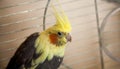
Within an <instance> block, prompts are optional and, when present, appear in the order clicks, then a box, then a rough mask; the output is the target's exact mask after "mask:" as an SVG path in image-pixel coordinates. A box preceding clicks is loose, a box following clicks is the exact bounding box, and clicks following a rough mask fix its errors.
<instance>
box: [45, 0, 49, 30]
mask: <svg viewBox="0 0 120 69" xmlns="http://www.w3.org/2000/svg"><path fill="white" fill-rule="evenodd" d="M49 3H50V0H48V1H47V4H46V7H45V11H44V17H43V30H45V20H46V14H47V9H48V5H49Z"/></svg>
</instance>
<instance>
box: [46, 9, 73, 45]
mask: <svg viewBox="0 0 120 69" xmlns="http://www.w3.org/2000/svg"><path fill="white" fill-rule="evenodd" d="M53 9H54V15H55V18H56V24H55V25H53V26H52V27H50V28H48V29H47V30H46V31H47V32H49V39H50V42H51V43H52V44H55V45H56V46H61V45H65V44H66V43H67V42H68V41H70V42H71V40H72V39H71V35H70V32H71V25H70V22H69V20H68V17H67V16H66V15H65V13H64V12H63V11H62V12H61V13H59V12H58V11H57V10H56V9H55V8H53Z"/></svg>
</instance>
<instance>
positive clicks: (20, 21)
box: [0, 0, 120, 69]
mask: <svg viewBox="0 0 120 69" xmlns="http://www.w3.org/2000/svg"><path fill="white" fill-rule="evenodd" d="M52 1H53V3H54V4H55V5H56V6H57V3H56V2H55V0H52ZM46 2H47V0H29V1H28V0H12V1H11V0H1V1H0V69H5V67H6V65H7V63H8V61H9V59H10V58H11V56H12V55H13V54H14V52H15V51H16V49H17V48H18V47H19V45H20V44H21V43H22V42H23V41H24V40H25V38H26V37H27V36H29V35H30V34H31V33H33V32H39V31H42V29H43V27H42V26H43V25H42V19H43V12H44V8H45V5H46ZM60 3H61V4H62V7H63V9H64V10H65V12H66V14H67V15H68V17H69V20H70V22H71V24H72V32H71V34H72V42H71V43H68V46H67V48H66V52H65V58H64V64H66V65H67V66H69V67H70V68H72V69H101V62H100V53H99V39H98V38H99V37H98V31H97V19H96V10H95V3H94V0H61V1H60ZM117 6H118V5H115V4H113V3H108V2H105V1H103V0H97V8H98V12H97V13H98V16H99V23H100V24H101V22H102V20H103V19H104V17H105V16H106V15H107V14H108V13H109V12H110V11H111V10H112V9H114V8H116V7H117ZM119 18H120V15H119V14H117V15H116V16H114V17H112V18H111V21H112V22H111V23H109V24H108V25H107V27H106V28H105V29H106V30H105V33H104V35H105V36H107V37H106V38H105V39H106V42H107V43H108V44H110V45H114V44H115V43H118V44H117V45H116V46H115V48H114V46H111V47H108V48H109V49H110V50H111V51H112V52H113V53H115V54H116V56H117V57H119V55H120V54H119V52H120V50H119V48H120V46H119V45H120V44H119V43H120V39H119V38H120V36H119V35H120V32H116V33H114V35H113V34H110V32H109V31H110V30H111V29H112V30H113V31H115V30H119V29H120V27H119V26H120V24H119V22H120V20H119ZM112 19H114V20H112ZM115 21H117V22H118V23H114V22H115ZM54 23H55V18H54V16H53V15H52V13H51V7H49V9H48V13H47V18H46V28H48V27H50V26H51V25H53V24H54ZM115 50H117V52H116V51H115ZM104 64H105V69H120V63H118V62H115V61H113V60H111V59H110V58H109V57H108V56H107V55H106V54H105V53H104ZM60 69H67V68H65V66H61V67H60Z"/></svg>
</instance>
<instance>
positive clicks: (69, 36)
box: [66, 33, 72, 42]
mask: <svg viewBox="0 0 120 69" xmlns="http://www.w3.org/2000/svg"><path fill="white" fill-rule="evenodd" d="M66 39H67V42H69V41H70V42H71V41H72V37H71V35H70V34H69V33H68V34H67V36H66Z"/></svg>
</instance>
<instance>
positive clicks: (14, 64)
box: [6, 7, 71, 69]
mask: <svg viewBox="0 0 120 69" xmlns="http://www.w3.org/2000/svg"><path fill="white" fill-rule="evenodd" d="M53 10H54V15H55V18H56V23H55V24H54V25H53V26H51V27H49V28H48V29H46V30H45V31H43V32H41V33H33V34H32V35H30V36H29V37H28V38H27V39H26V40H25V41H24V42H23V43H22V44H21V45H20V47H19V48H18V49H17V51H16V52H15V54H14V56H13V57H12V58H11V60H10V61H9V63H8V66H7V68H6V69H58V67H59V66H60V64H61V63H62V61H63V57H64V52H65V47H66V43H67V42H68V41H71V35H70V34H69V33H70V32H71V25H70V22H69V20H68V18H67V16H66V15H65V13H64V12H63V11H62V13H60V12H58V11H57V10H56V9H55V8H54V7H53Z"/></svg>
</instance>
